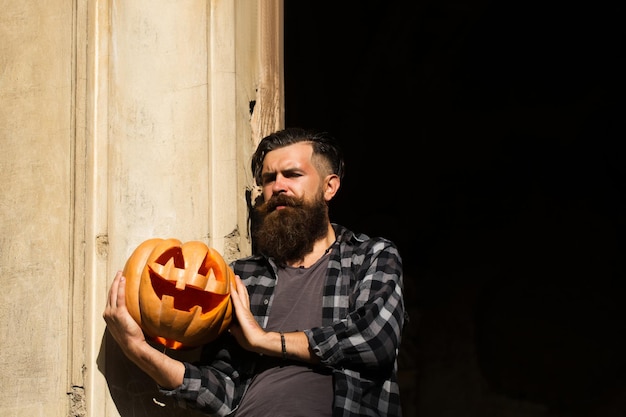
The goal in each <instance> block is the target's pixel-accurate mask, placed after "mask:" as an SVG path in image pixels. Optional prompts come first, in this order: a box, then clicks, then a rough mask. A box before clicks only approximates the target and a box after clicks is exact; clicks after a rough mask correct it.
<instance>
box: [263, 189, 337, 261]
mask: <svg viewBox="0 0 626 417" xmlns="http://www.w3.org/2000/svg"><path fill="white" fill-rule="evenodd" d="M278 206H284V208H283V209H281V210H276V207H278ZM254 218H255V219H256V220H257V222H258V225H257V227H254V228H253V230H252V239H253V242H254V243H255V245H256V250H258V251H259V252H261V253H263V254H264V255H266V256H269V257H270V258H273V259H274V260H275V261H276V263H277V264H278V265H281V266H284V265H286V264H288V263H290V262H297V261H301V260H303V259H304V257H305V256H306V255H307V254H308V253H310V252H311V251H312V250H313V245H314V244H315V241H317V240H318V239H320V238H322V237H324V236H325V235H326V233H327V232H328V206H327V205H326V201H325V200H324V197H323V194H322V193H319V194H318V195H317V196H316V198H315V199H314V200H313V201H312V202H310V203H309V202H306V201H304V199H299V198H295V197H288V196H285V195H283V194H279V195H277V196H274V197H272V198H270V199H269V200H268V201H266V202H264V203H262V204H260V205H257V206H256V207H255V208H254Z"/></svg>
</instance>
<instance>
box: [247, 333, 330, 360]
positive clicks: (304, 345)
mask: <svg viewBox="0 0 626 417" xmlns="http://www.w3.org/2000/svg"><path fill="white" fill-rule="evenodd" d="M283 337H284V346H283V340H282V339H281V335H280V332H267V333H265V335H264V337H263V338H262V339H261V341H260V342H259V344H258V345H257V346H255V351H256V352H257V353H262V354H264V355H267V356H272V357H276V358H283V356H284V358H285V359H290V360H297V361H300V362H306V363H313V364H315V363H319V359H318V358H317V356H315V354H314V353H313V351H312V350H311V348H310V346H309V340H308V338H307V336H306V334H304V332H289V333H283Z"/></svg>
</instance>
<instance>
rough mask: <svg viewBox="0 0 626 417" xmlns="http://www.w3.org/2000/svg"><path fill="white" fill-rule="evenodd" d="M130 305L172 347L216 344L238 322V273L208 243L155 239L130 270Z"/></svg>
mask: <svg viewBox="0 0 626 417" xmlns="http://www.w3.org/2000/svg"><path fill="white" fill-rule="evenodd" d="M124 276H125V277H126V306H127V308H128V311H129V313H130V314H131V316H132V317H133V318H134V319H135V321H136V322H137V323H138V324H139V325H140V326H141V328H142V329H143V331H144V333H145V334H146V335H147V336H149V337H151V338H152V339H154V340H155V341H157V342H158V343H160V344H162V345H164V346H166V347H168V348H171V349H184V348H192V347H196V346H200V345H203V344H205V343H209V342H211V341H213V340H215V339H216V338H217V337H218V336H219V335H220V334H221V333H222V332H223V331H224V330H226V328H228V326H229V325H230V322H231V318H232V310H233V307H232V302H231V299H230V290H231V288H233V287H234V285H235V275H234V273H233V271H232V269H231V268H230V267H229V266H228V264H227V263H226V261H224V258H222V256H221V255H220V254H219V252H217V251H216V250H215V249H212V248H209V247H208V246H207V245H205V244H204V243H202V242H198V241H190V242H186V243H182V242H181V241H180V240H178V239H159V238H155V239H149V240H146V241H145V242H143V243H141V244H140V245H139V246H138V247H137V248H136V249H135V250H134V252H133V253H132V254H131V256H130V257H129V258H128V260H127V262H126V265H125V266H124Z"/></svg>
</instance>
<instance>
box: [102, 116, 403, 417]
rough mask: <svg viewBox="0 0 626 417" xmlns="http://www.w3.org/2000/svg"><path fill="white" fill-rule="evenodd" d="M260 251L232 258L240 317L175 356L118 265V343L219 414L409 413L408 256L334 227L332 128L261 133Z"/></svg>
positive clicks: (114, 309) (112, 305)
mask: <svg viewBox="0 0 626 417" xmlns="http://www.w3.org/2000/svg"><path fill="white" fill-rule="evenodd" d="M251 167H252V173H253V175H254V178H255V181H256V183H257V185H258V186H260V187H261V200H262V201H261V202H259V204H257V205H256V207H255V208H254V209H253V213H252V218H253V225H252V238H253V243H254V247H255V250H254V251H255V254H254V255H253V256H250V257H247V258H243V259H239V260H236V261H234V262H233V263H232V264H231V267H232V268H233V271H234V272H235V274H236V282H237V286H236V289H234V290H233V291H232V293H231V297H232V302H233V305H234V308H235V315H236V320H233V323H232V324H231V327H230V328H229V331H228V332H225V333H224V334H223V335H222V336H221V337H220V338H219V339H217V340H216V341H213V342H211V343H210V344H209V345H207V346H205V347H204V354H203V355H202V358H203V359H202V361H201V362H199V363H193V364H192V363H188V362H181V361H178V360H175V359H174V358H171V357H169V356H167V355H166V354H165V353H163V352H160V351H159V350H157V349H154V348H153V347H152V346H151V345H150V344H148V343H147V342H146V340H145V337H144V336H143V333H142V331H141V329H140V328H139V326H138V325H137V324H136V323H135V321H134V320H133V319H132V317H131V316H130V314H129V313H128V310H127V309H126V306H125V281H124V278H123V277H122V274H121V273H119V272H118V274H117V275H116V277H115V279H114V280H113V283H112V285H111V289H110V291H109V297H108V302H107V306H106V309H105V312H104V314H103V316H104V319H105V321H106V323H107V328H108V329H109V331H110V333H111V335H112V336H113V338H114V339H115V340H116V341H117V343H118V344H119V345H120V347H121V349H122V351H123V352H124V353H125V354H126V356H128V358H129V359H130V360H131V361H133V362H134V363H135V364H136V365H137V366H138V367H139V368H141V369H142V370H143V371H144V372H146V373H147V374H148V375H149V376H150V377H152V378H153V379H154V380H155V381H156V382H157V384H158V385H159V387H160V388H159V389H160V391H161V392H162V393H163V394H165V395H168V396H172V397H174V398H175V399H177V400H178V404H180V406H181V407H185V408H193V409H196V410H199V411H202V412H204V413H206V414H207V415H211V416H237V417H250V416H272V417H281V416H284V417H294V416H303V417H309V416H310V417H313V416H315V417H320V416H333V417H335V416H385V417H399V416H402V409H401V402H400V394H399V387H398V381H397V356H398V351H399V347H400V341H401V334H402V329H403V326H404V323H405V320H406V317H405V314H406V313H405V309H404V301H403V293H402V285H403V284H402V260H401V257H400V254H399V253H398V250H397V247H396V246H395V244H394V243H393V242H391V241H389V240H387V239H385V238H381V237H376V238H371V237H369V236H367V235H365V234H356V233H354V232H352V231H350V230H348V229H347V228H345V227H343V226H341V225H338V224H336V223H331V221H330V216H329V207H328V203H329V202H330V201H331V200H332V199H333V198H334V196H335V195H336V193H337V192H338V190H339V187H340V185H341V181H342V179H343V173H344V159H343V154H342V151H341V149H340V147H339V146H338V144H337V143H335V142H334V140H333V139H332V138H331V137H330V136H328V135H326V134H324V133H318V132H311V131H307V130H303V129H298V128H292V129H284V130H281V131H278V132H275V133H273V134H271V135H269V136H267V137H265V138H263V140H261V142H260V143H259V145H258V147H257V150H256V152H255V154H254V155H253V158H252V166H251Z"/></svg>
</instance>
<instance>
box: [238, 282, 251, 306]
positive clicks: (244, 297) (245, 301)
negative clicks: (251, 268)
mask: <svg viewBox="0 0 626 417" xmlns="http://www.w3.org/2000/svg"><path fill="white" fill-rule="evenodd" d="M235 283H236V284H237V285H236V287H237V288H236V293H237V298H238V299H239V302H240V303H241V304H242V305H243V306H244V307H246V308H248V309H249V308H250V296H249V295H248V289H247V288H246V286H245V284H244V283H243V281H242V280H241V278H239V275H235Z"/></svg>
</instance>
